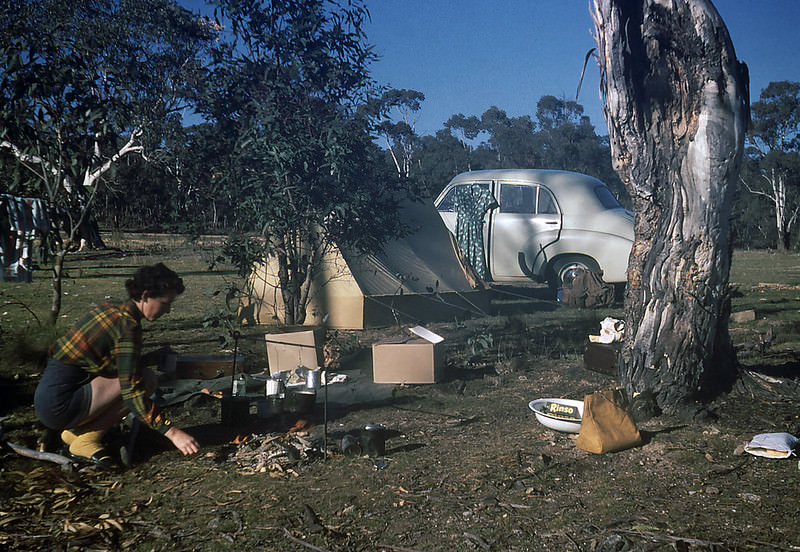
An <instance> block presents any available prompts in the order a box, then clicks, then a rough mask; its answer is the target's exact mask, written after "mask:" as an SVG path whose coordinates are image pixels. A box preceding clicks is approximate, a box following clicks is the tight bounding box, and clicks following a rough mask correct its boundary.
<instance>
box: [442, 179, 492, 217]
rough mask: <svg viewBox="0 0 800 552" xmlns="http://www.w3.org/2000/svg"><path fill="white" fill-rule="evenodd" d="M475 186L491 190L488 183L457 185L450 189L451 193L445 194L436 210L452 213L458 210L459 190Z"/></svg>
mask: <svg viewBox="0 0 800 552" xmlns="http://www.w3.org/2000/svg"><path fill="white" fill-rule="evenodd" d="M475 184H477V185H478V186H480V187H481V188H484V189H486V190H488V189H489V183H488V182H467V183H465V184H457V185H455V186H453V187H452V188H450V191H449V192H447V193H446V194H445V196H444V197H443V198H442V201H440V202H439V205H438V206H437V207H436V209H437V210H438V211H441V212H447V213H452V212H453V211H455V210H456V196H457V195H458V194H457V190H458V189H459V188H463V187H464V186H473V185H475Z"/></svg>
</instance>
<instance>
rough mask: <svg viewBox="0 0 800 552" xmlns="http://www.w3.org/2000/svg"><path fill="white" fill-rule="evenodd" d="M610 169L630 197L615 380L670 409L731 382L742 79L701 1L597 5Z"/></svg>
mask: <svg viewBox="0 0 800 552" xmlns="http://www.w3.org/2000/svg"><path fill="white" fill-rule="evenodd" d="M593 17H594V20H595V30H596V40H597V44H598V62H599V65H600V71H601V92H602V94H603V96H604V100H605V101H604V112H605V117H606V121H607V123H608V127H609V138H610V142H611V148H612V156H613V161H614V166H615V169H616V170H617V172H618V173H619V175H620V177H621V179H622V181H623V182H624V183H625V186H626V188H627V190H628V192H629V193H630V195H631V198H632V199H633V207H634V211H635V212H636V223H635V240H634V244H633V248H632V250H631V256H630V263H629V267H628V288H627V294H626V298H625V317H626V335H625V344H624V347H623V352H622V355H621V358H622V363H621V365H620V373H619V376H620V381H621V383H622V384H623V385H624V386H625V387H626V388H627V389H628V390H629V391H630V392H641V391H644V390H649V391H651V392H652V393H653V394H654V395H655V397H656V400H657V402H658V404H659V406H660V407H661V408H662V410H664V411H666V412H674V411H677V410H678V409H679V408H681V405H684V404H686V403H688V402H694V401H697V400H700V399H703V398H707V397H708V394H709V393H714V392H716V391H719V390H720V389H722V388H723V386H725V385H727V384H729V383H730V382H731V381H732V379H733V378H734V377H735V375H736V373H737V369H736V358H735V354H734V352H733V347H732V345H731V341H730V336H729V333H728V317H729V314H730V297H729V293H728V278H729V272H730V263H731V253H732V247H731V236H730V234H731V232H730V230H731V229H730V213H731V207H732V202H733V195H734V191H735V189H736V179H737V178H738V172H739V166H740V164H741V158H742V151H743V145H744V134H745V125H746V120H747V107H748V98H747V93H746V90H747V89H746V86H747V82H746V72H745V71H744V66H743V64H740V63H739V62H738V61H737V59H736V55H735V53H734V49H733V45H732V43H731V40H730V37H729V35H728V31H727V29H726V28H725V25H724V23H723V21H722V19H721V18H720V16H719V14H718V13H717V11H716V9H715V8H714V7H713V6H712V5H711V3H710V2H709V1H707V0H595V5H594V10H593Z"/></svg>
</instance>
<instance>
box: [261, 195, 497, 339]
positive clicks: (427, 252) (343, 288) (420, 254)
mask: <svg viewBox="0 0 800 552" xmlns="http://www.w3.org/2000/svg"><path fill="white" fill-rule="evenodd" d="M401 215H402V217H403V220H404V221H406V222H407V223H408V224H409V226H410V227H411V228H412V229H414V231H413V232H412V233H411V234H410V235H409V236H406V237H404V238H399V239H395V240H392V241H389V242H388V243H386V244H385V245H384V248H383V251H381V252H380V253H376V254H373V255H357V254H354V253H352V252H347V251H343V250H341V249H339V248H337V247H334V248H333V249H332V250H331V251H329V252H328V253H327V254H326V255H325V256H324V258H323V260H322V263H321V265H320V266H319V267H318V268H317V272H316V277H315V278H314V280H313V282H312V289H311V293H310V299H309V302H308V306H307V309H306V321H305V324H306V325H313V326H326V327H329V328H339V329H363V328H370V327H379V326H388V325H392V324H398V323H400V324H406V323H415V324H419V323H425V322H432V321H437V320H439V321H441V320H453V319H455V318H462V319H463V318H465V317H468V316H474V315H480V314H483V313H485V312H486V309H487V306H488V288H487V286H486V285H485V284H484V283H483V281H482V280H481V279H480V278H478V277H477V276H476V275H475V273H474V271H473V270H472V268H471V267H469V265H468V264H467V263H466V261H464V260H463V257H462V255H461V254H460V252H459V250H458V247H457V246H456V244H455V240H454V238H453V236H452V234H451V233H450V232H449V231H448V230H447V228H446V227H445V225H444V223H443V222H442V219H441V218H440V217H439V213H438V212H437V211H436V208H435V207H434V206H433V204H432V203H431V202H429V201H425V202H422V203H420V202H411V201H405V202H403V203H402V205H401ZM276 275H277V262H276V261H275V260H274V259H270V260H269V261H268V262H267V263H264V264H261V265H258V266H256V267H255V268H254V270H253V273H252V275H251V284H252V286H253V289H254V290H255V291H254V296H255V297H254V298H253V299H252V301H253V302H255V303H256V305H255V307H256V311H257V313H256V317H257V320H258V321H259V322H260V323H262V324H270V323H275V322H283V318H284V316H283V301H282V299H281V294H280V290H279V289H278V286H277V276H276Z"/></svg>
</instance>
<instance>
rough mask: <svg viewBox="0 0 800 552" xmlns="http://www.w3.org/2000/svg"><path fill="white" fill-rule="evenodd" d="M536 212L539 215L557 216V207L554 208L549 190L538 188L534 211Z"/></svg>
mask: <svg viewBox="0 0 800 552" xmlns="http://www.w3.org/2000/svg"><path fill="white" fill-rule="evenodd" d="M536 212H537V213H539V214H540V215H557V214H558V207H556V201H555V199H554V198H553V194H551V193H550V190H548V189H547V188H542V187H541V186H539V205H538V208H537V209H536Z"/></svg>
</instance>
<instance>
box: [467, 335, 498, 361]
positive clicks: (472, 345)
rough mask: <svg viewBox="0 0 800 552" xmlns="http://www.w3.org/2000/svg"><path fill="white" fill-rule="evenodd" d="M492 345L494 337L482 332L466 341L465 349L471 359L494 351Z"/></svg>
mask: <svg viewBox="0 0 800 552" xmlns="http://www.w3.org/2000/svg"><path fill="white" fill-rule="evenodd" d="M494 345H495V343H494V337H493V336H492V334H491V332H489V331H482V332H480V333H477V334H475V335H472V336H470V337H469V338H468V339H467V347H468V348H469V351H470V355H471V356H472V357H473V358H475V357H483V356H486V355H488V354H489V353H491V352H492V350H493V349H494Z"/></svg>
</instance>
